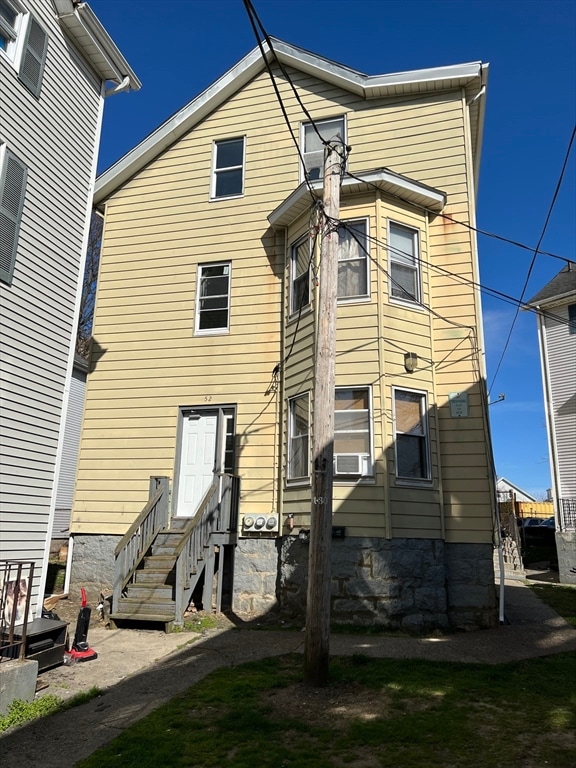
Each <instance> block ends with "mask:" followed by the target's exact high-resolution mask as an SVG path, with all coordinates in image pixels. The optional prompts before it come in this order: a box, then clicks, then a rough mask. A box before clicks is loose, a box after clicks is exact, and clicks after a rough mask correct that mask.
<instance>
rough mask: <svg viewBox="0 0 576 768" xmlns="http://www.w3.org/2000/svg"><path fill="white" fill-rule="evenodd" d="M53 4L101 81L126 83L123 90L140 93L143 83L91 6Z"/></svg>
mask: <svg viewBox="0 0 576 768" xmlns="http://www.w3.org/2000/svg"><path fill="white" fill-rule="evenodd" d="M52 2H53V3H54V6H55V8H56V12H57V14H58V19H59V21H60V24H61V25H62V27H63V29H64V30H65V31H66V32H67V34H68V36H69V37H70V38H71V39H72V40H73V42H74V44H75V45H76V47H77V48H78V50H79V51H80V53H81V54H82V55H83V56H84V58H85V59H86V61H87V62H88V63H89V64H90V65H91V66H92V68H93V69H94V70H95V71H96V73H97V74H98V75H99V76H100V77H101V78H102V80H104V81H106V80H111V81H112V82H115V83H117V84H118V85H120V84H123V83H126V90H128V89H129V90H132V91H138V90H140V88H141V87H142V83H141V82H140V80H139V79H138V77H137V76H136V73H135V72H134V70H133V69H132V68H131V67H130V65H129V64H128V62H127V61H126V59H125V58H124V56H123V55H122V53H121V52H120V50H119V48H118V47H117V45H116V43H115V42H114V41H113V40H112V38H111V37H110V35H109V34H108V32H107V31H106V30H105V29H104V27H103V26H102V23H101V22H100V20H99V19H98V17H97V16H96V14H95V13H94V12H93V10H92V9H91V8H90V6H89V5H88V4H87V3H79V4H78V5H76V6H74V4H73V3H72V0H52Z"/></svg>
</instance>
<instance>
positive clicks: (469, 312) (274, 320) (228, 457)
mask: <svg viewBox="0 0 576 768" xmlns="http://www.w3.org/2000/svg"><path fill="white" fill-rule="evenodd" d="M273 46H274V50H275V52H276V55H277V57H278V59H279V60H280V61H281V62H282V64H283V66H284V67H285V68H286V71H287V73H288V75H289V78H290V80H291V81H292V83H293V86H294V88H295V89H296V91H297V93H298V95H299V96H300V98H301V99H302V100H303V102H304V103H305V105H306V107H307V109H308V110H309V113H310V115H311V116H312V118H313V120H314V121H315V124H316V128H317V130H318V132H319V133H320V135H321V136H322V138H323V139H328V138H331V137H332V136H333V135H334V134H340V136H341V137H342V139H343V141H344V142H345V144H348V145H350V146H351V148H352V152H351V154H350V158H349V163H348V172H347V173H346V174H345V175H344V178H343V181H342V195H341V196H342V200H341V212H340V218H341V221H342V222H343V225H342V226H341V227H340V229H339V241H340V256H339V258H340V261H339V305H338V318H337V332H336V343H337V352H336V392H335V398H334V408H335V422H336V434H335V443H334V447H335V453H336V459H335V486H334V537H335V538H334V542H333V573H332V617H333V620H335V621H343V622H345V621H348V622H350V621H354V622H371V623H374V622H376V623H382V624H388V625H390V626H403V627H424V626H448V625H453V626H487V625H492V624H493V623H494V622H495V621H496V610H495V591H494V573H493V565H492V554H493V536H494V523H493V520H494V514H495V505H496V494H495V478H494V477H493V473H492V471H491V466H492V464H491V460H490V457H489V454H490V446H489V444H488V437H487V424H486V399H485V382H484V372H483V368H482V338H481V333H480V328H481V307H480V300H479V294H478V292H477V290H476V288H475V286H476V285H477V284H478V280H479V276H478V264H477V250H476V237H475V233H474V230H473V229H470V228H469V227H467V226H466V225H464V226H462V225H461V224H460V223H458V222H459V221H463V222H474V216H475V213H474V211H475V199H476V191H475V190H476V184H477V179H478V166H479V158H480V148H481V139H482V125H483V114H484V103H485V87H486V79H487V66H486V65H483V64H481V63H471V64H462V65H456V66H451V67H440V68H437V69H427V70H420V71H413V72H402V73H396V74H387V75H376V76H370V77H369V76H366V75H363V74H360V73H359V72H355V71H354V70H351V69H349V68H347V67H344V66H341V65H339V64H335V63H334V62H331V61H328V60H326V59H323V58H321V57H320V56H317V55H314V54H312V53H309V52H308V51H304V50H302V49H299V48H296V47H294V46H291V45H287V44H286V43H283V42H280V41H274V43H273ZM266 57H267V59H268V62H270V65H271V67H272V68H273V72H274V74H275V77H276V79H277V82H278V87H279V89H280V93H281V95H282V98H283V101H284V105H285V109H286V114H287V119H288V121H289V123H290V128H291V130H292V132H293V134H294V137H295V139H296V141H297V142H298V144H299V147H300V151H301V153H302V160H303V165H302V164H301V162H300V159H299V157H298V153H297V151H296V149H295V147H294V143H293V141H292V138H291V136H290V131H289V129H288V127H287V125H286V122H285V120H284V117H283V114H282V111H281V109H280V106H279V104H278V101H277V99H276V96H275V93H274V89H273V87H272V84H271V82H270V78H269V74H268V72H267V71H266V67H265V64H264V62H263V60H262V57H261V55H260V53H259V51H258V49H254V50H253V51H252V52H251V53H249V54H248V55H247V56H246V57H245V58H244V59H242V61H240V62H239V63H238V64H237V65H236V66H235V67H233V68H232V69H231V70H230V71H229V72H227V73H226V74H225V75H223V76H222V77H221V78H220V79H219V80H218V81H217V82H215V83H214V84H213V85H211V86H210V87H209V88H208V89H207V90H205V91H204V92H203V93H202V94H200V95H199V96H198V97H197V98H195V99H194V100H192V101H191V102H190V103H189V104H187V105H186V106H185V107H184V108H183V109H181V110H180V111H179V112H178V113H177V114H176V115H174V116H173V117H172V118H170V119H169V120H167V122H165V123H164V124H163V125H161V126H160V127H159V128H158V129H157V130H156V131H155V132H154V133H152V134H151V135H150V136H149V137H148V138H146V139H145V140H144V141H143V142H142V143H141V144H139V145H138V146H137V147H135V148H134V149H133V150H132V151H131V152H129V153H128V154H127V155H126V156H125V157H123V158H122V159H120V160H119V161H118V162H117V163H116V164H115V165H114V166H112V167H111V168H110V169H109V170H108V171H106V172H105V173H104V174H102V175H101V176H100V177H99V179H98V180H97V183H96V193H95V205H96V206H97V207H98V208H100V209H101V210H103V211H104V213H105V226H104V236H103V245H102V252H101V265H100V269H101V271H100V279H99V285H98V294H97V300H96V314H95V324H94V330H93V333H94V339H93V346H92V358H91V367H90V373H89V375H88V383H87V394H86V409H85V416H84V423H83V430H82V440H81V447H80V457H79V468H78V478H77V485H76V494H75V500H74V508H73V515H72V526H71V532H72V537H73V546H74V556H73V563H72V582H73V583H75V584H86V585H88V586H93V587H94V588H95V589H99V588H100V587H102V586H108V587H110V586H111V585H112V584H113V583H114V587H115V597H114V606H113V611H114V613H115V615H116V617H117V619H120V618H127V617H132V618H141V619H151V618H153V619H155V620H164V621H166V623H168V622H169V621H174V620H175V621H176V622H181V621H182V611H183V610H184V608H185V607H186V605H187V602H188V600H189V598H190V597H191V596H193V595H194V592H196V596H195V599H196V600H197V602H198V603H202V605H204V606H205V607H206V608H210V607H211V606H213V605H214V606H216V607H219V606H220V605H221V604H222V600H223V599H224V598H222V597H221V595H222V593H224V595H225V596H226V594H228V595H230V598H229V602H230V603H231V607H232V609H233V610H234V611H235V612H236V613H238V614H240V615H242V616H246V615H257V614H261V613H264V612H266V611H268V610H270V609H272V608H274V607H276V606H278V605H280V606H281V608H282V609H283V610H285V611H293V612H295V613H298V612H300V613H301V612H302V610H303V606H304V603H305V600H306V573H307V568H308V550H309V547H308V543H307V537H308V533H309V527H310V505H311V486H310V478H311V473H312V471H314V467H313V466H312V462H311V457H310V437H311V434H312V431H313V429H314V414H313V412H312V403H313V391H314V386H315V382H314V358H315V335H316V325H317V320H318V318H317V306H318V304H317V293H318V279H320V280H321V279H322V269H321V265H319V263H318V259H319V255H318V245H319V241H320V236H319V234H318V228H317V225H318V224H319V223H321V216H319V214H318V209H317V201H318V200H319V199H321V196H322V181H321V180H320V179H321V168H322V165H323V147H322V143H321V141H320V140H319V138H318V135H317V133H316V132H315V130H314V127H313V126H312V125H311V124H310V123H309V122H308V118H307V117H305V115H304V114H303V112H302V109H301V107H300V106H299V104H298V103H297V100H296V99H295V98H294V94H293V91H292V87H291V85H290V83H289V82H288V81H287V78H286V76H285V75H284V74H282V72H281V71H280V69H279V67H278V65H277V64H276V63H275V61H274V56H273V55H272V53H271V51H270V50H267V53H266ZM306 176H307V179H308V185H309V186H308V185H307V183H306V180H305V177H306ZM441 213H444V214H446V215H447V216H449V217H453V219H454V220H452V218H445V217H443V216H442V215H441ZM151 477H152V478H153V479H152V481H150V478H151ZM149 485H150V497H151V498H150V500H149V501H147V499H148V496H149ZM169 486H170V487H171V489H172V490H171V498H169V495H168V494H169V490H168V489H169ZM145 505H146V506H145ZM144 506H145V509H144V510H143V507H144ZM141 510H142V514H140V513H141ZM168 525H169V526H170V528H169V530H167V531H164V532H160V531H161V529H163V528H165V527H166V528H167V527H168ZM115 563H116V570H114V564H115ZM202 572H203V573H202ZM96 574H97V575H96ZM214 574H215V575H214ZM202 579H203V583H204V588H203V592H202V596H200V594H199V590H200V587H201V584H202ZM224 602H226V601H225V600H224Z"/></svg>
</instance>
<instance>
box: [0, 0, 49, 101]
mask: <svg viewBox="0 0 576 768" xmlns="http://www.w3.org/2000/svg"><path fill="white" fill-rule="evenodd" d="M47 49H48V35H47V34H46V32H45V31H44V29H43V28H42V27H41V26H40V24H39V23H38V22H37V21H36V19H35V18H34V17H33V16H32V14H30V13H26V12H25V11H24V9H23V8H22V7H21V6H20V4H19V3H18V2H16V0H0V51H2V54H0V55H5V56H7V57H8V58H9V59H10V61H11V62H12V64H13V66H15V67H17V69H18V76H19V78H20V81H21V82H22V83H23V85H25V86H26V88H28V90H29V91H30V92H31V93H32V94H34V96H39V95H40V89H41V85H42V74H43V71H44V62H45V60H46V51H47Z"/></svg>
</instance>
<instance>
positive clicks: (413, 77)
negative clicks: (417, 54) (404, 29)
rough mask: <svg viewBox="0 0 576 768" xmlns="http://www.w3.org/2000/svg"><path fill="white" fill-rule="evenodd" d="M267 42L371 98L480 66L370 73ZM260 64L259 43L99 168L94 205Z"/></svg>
mask: <svg viewBox="0 0 576 768" xmlns="http://www.w3.org/2000/svg"><path fill="white" fill-rule="evenodd" d="M65 1H67V0H55V2H65ZM272 46H273V49H274V53H275V54H276V55H277V56H278V59H279V60H280V61H281V62H282V63H283V64H284V65H286V66H292V67H294V68H297V69H300V70H301V71H305V72H307V73H309V74H311V75H314V76H316V77H318V78H320V79H322V80H324V81H326V82H330V83H333V84H335V85H338V86H340V87H342V88H343V89H346V90H348V91H351V92H354V93H356V94H358V95H360V96H362V97H363V98H375V97H376V95H377V94H376V91H377V90H378V89H380V94H379V95H382V89H384V95H391V94H392V93H394V94H398V93H400V92H402V93H412V94H413V93H420V92H431V91H434V90H436V89H438V90H445V89H447V88H456V87H464V86H465V85H467V84H468V85H469V84H470V83H471V82H472V81H473V80H474V78H476V79H478V77H479V75H480V72H481V68H482V65H481V64H480V63H479V62H473V63H470V64H458V65H455V66H450V67H438V68H434V69H426V70H414V71H410V72H400V73H396V74H391V75H376V76H370V77H369V76H367V75H364V74H362V73H360V72H356V71H355V70H352V69H349V68H347V67H345V66H343V65H341V64H337V63H335V62H332V61H329V60H327V59H324V58H321V57H319V56H316V55H314V54H312V53H310V52H308V51H305V50H303V49H300V48H296V47H295V46H291V45H288V44H287V43H284V42H282V41H280V40H276V39H272ZM263 48H264V51H265V54H266V58H267V60H268V61H270V62H271V61H272V60H273V53H272V52H271V51H270V49H269V47H268V46H267V45H266V44H263ZM263 68H264V63H263V61H262V56H261V53H260V49H259V48H258V47H256V48H254V49H253V50H252V51H251V52H250V53H249V54H247V56H245V57H244V58H243V59H242V60H241V61H240V62H238V64H236V65H235V66H234V67H232V69H230V70H228V72H226V73H225V74H224V75H223V76H222V77H220V78H219V79H218V80H217V81H216V82H215V83H213V84H212V85H210V86H209V87H208V88H207V89H206V90H205V91H203V92H202V93H201V94H200V95H199V96H197V97H196V98H195V99H193V100H192V101H191V102H189V103H188V104H187V105H186V106H185V107H183V108H182V109H181V110H179V111H178V112H177V113H176V114H175V115H173V116H172V117H170V118H169V119H168V120H166V121H165V122H164V123H163V124H162V125H161V126H159V128H157V129H156V130H155V131H154V132H153V133H151V134H150V135H149V136H147V137H146V138H145V139H144V140H143V141H142V142H140V144H138V145H137V146H136V147H134V149H132V150H131V151H130V152H128V153H127V154H126V155H124V156H123V157H122V158H120V160H118V161H117V162H116V163H114V165H112V166H111V167H110V168H108V169H107V170H106V171H104V173H102V174H101V175H100V176H99V177H98V179H97V180H96V186H95V194H94V204H95V205H96V206H99V205H101V204H102V203H104V202H105V201H106V200H107V199H108V198H109V197H110V196H111V195H112V194H114V192H115V191H116V190H117V189H119V188H121V187H122V186H123V185H124V184H125V183H126V182H127V181H128V180H129V179H130V178H132V176H134V175H135V174H136V173H138V172H139V171H141V170H142V169H143V168H144V167H145V166H146V165H147V164H148V163H149V162H151V161H152V160H153V159H154V158H155V157H157V156H158V155H159V154H161V153H162V152H163V151H165V150H166V149H167V148H168V147H169V146H171V144H173V143H174V142H175V141H177V140H178V139H180V138H181V137H182V136H183V135H184V134H185V133H187V132H188V131H190V130H191V129H192V128H193V127H194V125H196V124H197V123H198V122H199V121H200V120H202V119H203V118H204V117H205V116H206V115H207V114H209V113H210V112H211V111H213V110H214V109H215V108H216V107H217V106H218V105H219V104H220V103H222V102H223V101H224V100H225V99H226V98H228V97H229V96H230V95H231V94H232V93H234V92H235V91H236V90H238V89H239V88H241V87H242V86H243V85H245V84H246V83H248V82H249V81H250V80H251V79H252V78H253V77H255V76H256V75H257V74H258V73H259V72H260V71H261V70H262V69H263Z"/></svg>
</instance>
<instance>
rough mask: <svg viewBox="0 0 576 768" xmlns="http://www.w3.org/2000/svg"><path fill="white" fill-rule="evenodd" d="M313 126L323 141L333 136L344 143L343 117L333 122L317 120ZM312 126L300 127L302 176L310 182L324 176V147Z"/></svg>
mask: <svg viewBox="0 0 576 768" xmlns="http://www.w3.org/2000/svg"><path fill="white" fill-rule="evenodd" d="M314 125H315V126H316V129H317V130H318V133H319V134H320V136H321V137H322V139H324V141H329V140H330V139H333V138H334V137H335V136H340V138H341V139H342V141H344V142H345V141H346V136H345V125H344V118H343V117H337V118H335V119H333V120H319V121H317V122H315V123H314ZM314 125H312V123H304V124H303V126H302V146H303V148H304V151H303V153H302V154H303V157H304V175H305V176H306V178H308V179H310V180H311V181H314V180H315V179H322V178H323V175H324V145H323V144H322V141H321V140H320V137H319V136H318V133H316V129H315V128H314Z"/></svg>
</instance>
